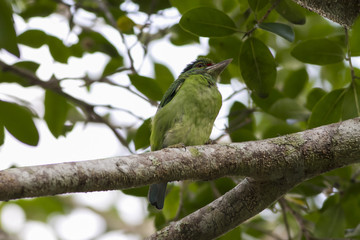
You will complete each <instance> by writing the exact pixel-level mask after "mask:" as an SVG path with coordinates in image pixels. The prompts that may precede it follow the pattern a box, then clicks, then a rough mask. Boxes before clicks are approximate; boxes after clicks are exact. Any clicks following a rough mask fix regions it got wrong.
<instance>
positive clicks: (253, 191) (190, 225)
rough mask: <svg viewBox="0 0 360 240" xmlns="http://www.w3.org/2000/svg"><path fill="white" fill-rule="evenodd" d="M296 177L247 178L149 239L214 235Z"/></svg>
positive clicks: (289, 185)
mask: <svg viewBox="0 0 360 240" xmlns="http://www.w3.org/2000/svg"><path fill="white" fill-rule="evenodd" d="M298 180H299V179H297V178H294V179H291V178H289V179H277V180H272V181H257V180H254V179H251V178H246V179H245V180H243V181H242V182H241V183H240V184H238V185H237V186H236V187H235V188H233V189H231V190H230V191H229V192H227V193H226V194H224V195H223V196H221V197H219V198H218V199H216V200H215V201H213V202H211V203H210V204H208V205H207V206H205V207H203V208H201V209H199V210H197V211H196V212H194V213H192V214H190V215H188V216H186V217H184V218H183V219H181V220H179V221H177V222H172V223H170V225H169V226H167V227H165V228H164V229H162V230H160V231H159V232H157V233H155V234H154V235H152V236H150V237H149V238H148V240H155V239H157V240H165V239H169V240H170V239H171V240H172V239H199V240H201V239H204V240H208V239H213V238H216V237H218V236H220V235H222V234H224V233H226V232H227V231H229V230H231V229H233V228H235V227H236V226H238V225H239V224H241V223H242V222H244V221H245V220H247V219H249V218H251V217H252V216H254V215H256V214H258V213H259V212H261V211H262V210H263V209H265V208H266V207H268V206H269V205H270V204H271V203H273V202H274V201H276V200H277V199H278V198H280V197H281V196H282V195H283V194H285V193H286V192H287V191H289V190H290V189H291V188H293V187H294V186H295V185H296V183H297V181H298Z"/></svg>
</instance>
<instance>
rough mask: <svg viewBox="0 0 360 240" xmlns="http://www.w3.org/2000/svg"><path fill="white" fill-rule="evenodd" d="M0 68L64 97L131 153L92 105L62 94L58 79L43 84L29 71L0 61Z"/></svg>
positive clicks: (120, 137)
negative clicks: (98, 123) (108, 130)
mask: <svg viewBox="0 0 360 240" xmlns="http://www.w3.org/2000/svg"><path fill="white" fill-rule="evenodd" d="M0 68H1V69H2V70H3V71H4V72H6V71H11V72H12V73H14V74H16V75H18V76H21V77H23V78H25V79H27V80H28V81H29V84H30V85H36V86H39V87H41V88H43V89H46V90H51V91H53V92H55V93H57V94H59V95H61V96H63V97H65V98H66V99H67V100H69V101H70V102H72V103H74V104H75V105H77V106H78V107H80V108H81V109H82V110H83V112H84V113H85V114H86V115H87V117H88V119H89V120H95V121H98V122H101V123H104V124H105V125H107V126H108V127H109V128H110V129H111V131H112V132H113V133H114V134H115V136H116V137H117V139H118V140H119V141H120V143H121V144H122V145H124V146H125V147H126V148H127V149H128V150H129V151H130V152H132V150H131V149H130V147H129V144H128V143H127V141H126V139H125V138H124V137H123V136H121V134H120V133H119V132H118V131H117V130H116V129H115V127H113V126H112V125H111V124H110V122H108V121H107V120H106V119H104V118H103V117H101V116H100V115H99V114H97V113H96V112H95V111H94V108H95V106H94V105H91V104H89V103H87V102H85V101H83V100H81V99H78V98H75V97H74V96H72V95H70V94H68V93H66V92H64V91H63V90H62V88H61V87H60V85H59V80H58V79H56V78H54V77H53V78H51V79H50V80H49V81H47V82H45V81H42V80H41V79H39V78H38V77H37V76H36V75H35V74H34V73H32V72H30V71H29V70H27V69H23V68H19V67H17V66H13V65H8V64H6V63H4V62H3V61H0Z"/></svg>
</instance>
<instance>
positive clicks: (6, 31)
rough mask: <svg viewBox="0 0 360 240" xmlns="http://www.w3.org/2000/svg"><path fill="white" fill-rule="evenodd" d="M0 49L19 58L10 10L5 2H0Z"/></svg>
mask: <svg viewBox="0 0 360 240" xmlns="http://www.w3.org/2000/svg"><path fill="white" fill-rule="evenodd" d="M1 48H4V49H6V50H7V51H8V52H10V53H12V54H14V55H15V56H17V57H20V52H19V48H18V45H17V43H16V33H15V29H14V24H13V18H12V9H11V6H10V4H9V2H8V1H6V0H2V1H0V49H1Z"/></svg>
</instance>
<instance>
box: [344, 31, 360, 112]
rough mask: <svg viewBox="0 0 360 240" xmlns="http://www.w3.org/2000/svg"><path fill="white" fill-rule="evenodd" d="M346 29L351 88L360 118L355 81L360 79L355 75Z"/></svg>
mask: <svg viewBox="0 0 360 240" xmlns="http://www.w3.org/2000/svg"><path fill="white" fill-rule="evenodd" d="M344 29H345V44H346V48H347V61H348V62H349V67H350V73H351V86H352V88H353V91H354V98H355V106H356V111H357V114H358V116H360V107H359V100H358V95H357V91H356V86H355V79H357V78H359V77H357V76H356V75H355V70H354V67H353V65H352V61H351V47H350V42H349V32H348V29H347V28H346V27H345V28H344Z"/></svg>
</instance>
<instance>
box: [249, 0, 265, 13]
mask: <svg viewBox="0 0 360 240" xmlns="http://www.w3.org/2000/svg"><path fill="white" fill-rule="evenodd" d="M248 3H249V6H250V8H251V10H253V11H254V12H256V11H259V10H261V9H263V8H264V7H265V6H266V5H267V4H268V3H269V1H268V0H248Z"/></svg>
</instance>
